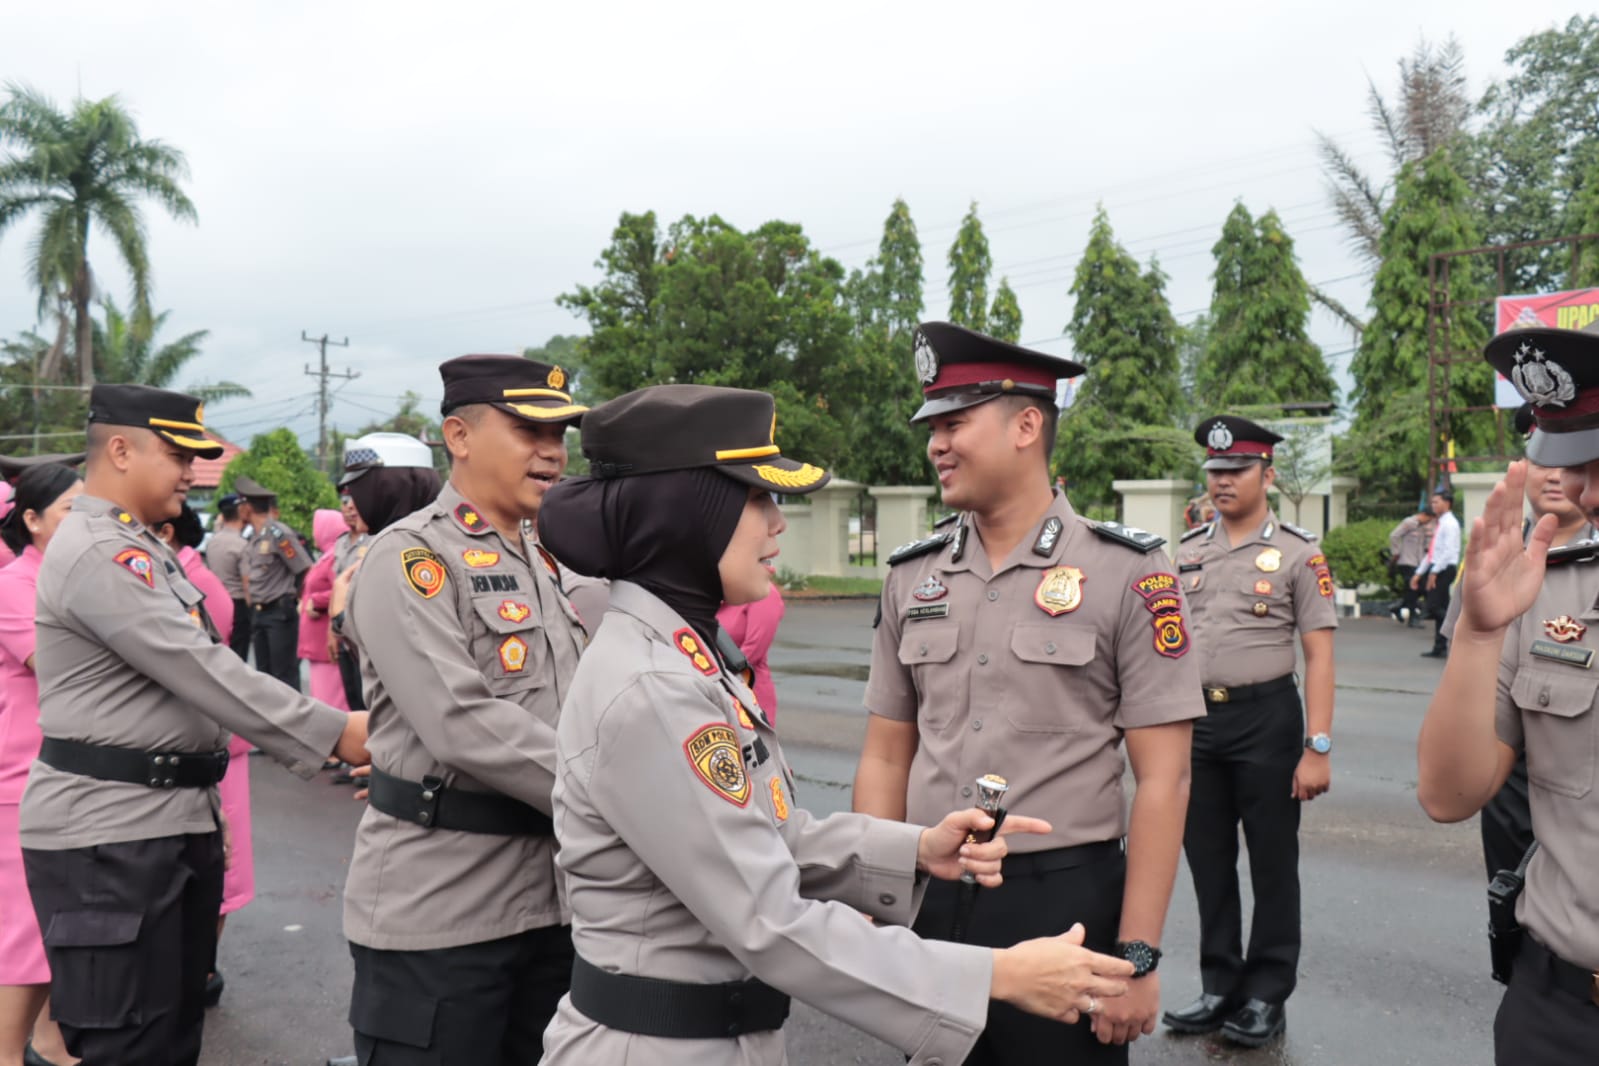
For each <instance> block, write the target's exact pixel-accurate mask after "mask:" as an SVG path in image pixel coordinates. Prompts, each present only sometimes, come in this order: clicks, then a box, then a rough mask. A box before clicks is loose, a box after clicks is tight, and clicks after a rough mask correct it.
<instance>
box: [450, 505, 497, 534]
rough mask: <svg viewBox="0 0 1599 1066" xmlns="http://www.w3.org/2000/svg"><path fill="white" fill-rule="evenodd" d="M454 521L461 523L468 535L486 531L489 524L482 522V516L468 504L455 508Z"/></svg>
mask: <svg viewBox="0 0 1599 1066" xmlns="http://www.w3.org/2000/svg"><path fill="white" fill-rule="evenodd" d="M455 520H456V521H457V522H459V523H461V525H462V526H463V527H464V528H465V529H466V530H467V532H469V533H478V532H481V531H482V530H485V529H487V528H488V526H489V524H488V523H487V522H485V521H484V520H483V516H482V515H480V514H478V513H477V511H476V510H474V509H473V507H472V505H471V504H469V503H463V504H460V505H459V506H457V507H456V509H455Z"/></svg>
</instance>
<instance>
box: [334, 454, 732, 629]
mask: <svg viewBox="0 0 1599 1066" xmlns="http://www.w3.org/2000/svg"><path fill="white" fill-rule="evenodd" d="M358 484H359V482H358ZM749 491H750V490H749V486H748V485H746V484H744V483H742V482H739V481H735V480H734V479H732V478H730V477H728V476H727V475H726V474H722V473H720V472H718V471H716V470H714V469H711V468H708V467H698V468H695V469H692V470H672V471H667V472H664V473H658V474H640V475H638V476H636V477H624V478H613V479H602V478H589V477H579V478H572V479H570V480H567V481H562V482H560V483H559V484H557V485H555V486H554V487H553V488H551V489H550V490H549V491H548V492H547V493H545V496H544V503H543V505H542V506H541V507H540V508H539V543H540V544H542V545H544V547H546V548H548V549H549V550H550V552H552V553H553V554H554V555H555V557H556V558H557V559H559V560H560V561H561V562H563V563H565V564H566V565H567V566H569V567H571V568H572V569H573V570H576V571H577V572H578V573H580V574H584V575H586V576H588V577H601V578H606V579H609V580H612V581H631V582H633V583H634V584H637V585H641V586H643V587H644V588H646V589H648V590H649V591H650V592H651V593H653V594H654V595H656V596H658V597H660V599H661V600H662V601H664V602H665V603H666V605H667V606H668V607H670V608H672V610H674V611H676V612H677V613H678V614H680V615H682V616H683V618H684V619H685V620H687V622H688V623H689V625H691V626H693V627H694V629H695V630H696V631H697V632H698V633H699V634H700V636H701V637H703V638H704V639H705V641H706V643H707V644H714V643H715V639H716V609H717V608H718V607H720V606H721V605H722V576H721V571H720V569H719V564H720V562H721V559H722V553H723V552H724V551H726V550H727V545H728V543H729V542H730V541H731V540H732V539H733V531H734V529H736V528H737V527H738V521H739V517H740V516H741V515H742V514H743V513H744V503H745V501H746V500H747V499H748V498H749Z"/></svg>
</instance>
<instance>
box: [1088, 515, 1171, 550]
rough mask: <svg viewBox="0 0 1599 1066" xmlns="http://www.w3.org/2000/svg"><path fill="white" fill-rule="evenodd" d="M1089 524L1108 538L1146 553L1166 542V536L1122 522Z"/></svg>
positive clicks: (1096, 531)
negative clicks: (1125, 524) (1156, 534)
mask: <svg viewBox="0 0 1599 1066" xmlns="http://www.w3.org/2000/svg"><path fill="white" fill-rule="evenodd" d="M1089 526H1090V527H1091V528H1092V529H1093V531H1094V532H1095V533H1098V534H1099V535H1100V536H1102V537H1104V538H1105V539H1106V540H1113V541H1115V542H1116V543H1118V544H1125V545H1127V547H1129V548H1133V549H1135V550H1136V551H1141V552H1145V553H1148V552H1152V551H1154V550H1155V549H1156V548H1158V547H1160V546H1161V545H1163V544H1165V543H1166V540H1165V538H1164V537H1157V536H1155V534H1153V533H1151V532H1149V530H1147V529H1139V528H1138V527H1137V526H1124V525H1122V524H1121V523H1120V522H1091V523H1089Z"/></svg>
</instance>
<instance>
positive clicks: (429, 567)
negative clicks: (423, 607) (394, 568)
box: [400, 548, 445, 600]
mask: <svg viewBox="0 0 1599 1066" xmlns="http://www.w3.org/2000/svg"><path fill="white" fill-rule="evenodd" d="M400 568H401V569H402V570H404V571H405V581H406V584H408V585H410V586H411V587H412V588H413V589H415V590H416V594H417V595H418V596H421V597H422V598H423V599H424V600H431V599H432V598H433V597H435V596H437V595H438V594H439V590H440V589H442V588H443V587H444V573H445V571H444V563H443V562H441V561H440V560H439V557H438V556H437V555H434V554H433V553H432V552H430V551H428V550H427V549H426V548H407V549H405V550H404V551H403V552H401V553H400Z"/></svg>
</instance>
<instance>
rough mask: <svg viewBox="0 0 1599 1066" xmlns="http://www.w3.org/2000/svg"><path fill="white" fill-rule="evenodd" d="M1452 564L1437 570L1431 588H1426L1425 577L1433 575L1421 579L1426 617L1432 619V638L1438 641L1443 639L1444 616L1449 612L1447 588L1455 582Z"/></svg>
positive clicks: (1429, 575) (1454, 569) (1440, 641)
mask: <svg viewBox="0 0 1599 1066" xmlns="http://www.w3.org/2000/svg"><path fill="white" fill-rule="evenodd" d="M1457 569H1459V568H1458V567H1454V566H1446V567H1444V568H1443V569H1442V570H1440V571H1438V574H1437V578H1438V580H1437V581H1435V582H1434V583H1433V587H1432V588H1430V589H1429V588H1426V585H1427V578H1429V577H1432V576H1434V575H1432V574H1428V575H1426V576H1425V577H1423V578H1422V579H1421V584H1422V587H1423V589H1424V590H1425V591H1426V593H1427V617H1428V618H1431V619H1432V624H1433V639H1434V640H1436V641H1438V642H1439V643H1442V642H1443V639H1444V618H1445V617H1447V616H1448V614H1449V589H1450V587H1451V586H1453V585H1454V583H1455V571H1456V570H1457Z"/></svg>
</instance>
